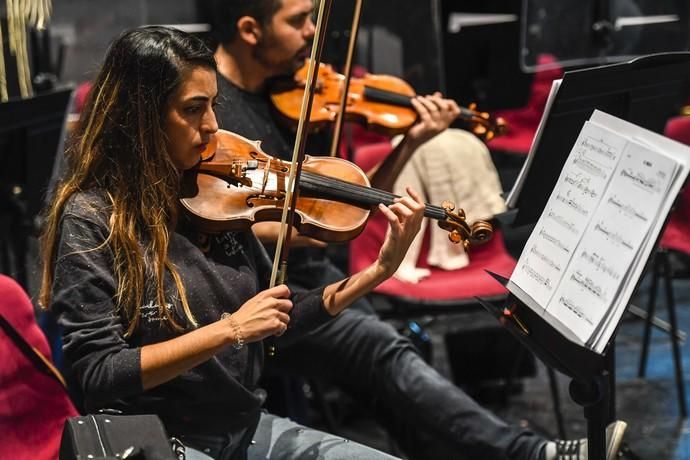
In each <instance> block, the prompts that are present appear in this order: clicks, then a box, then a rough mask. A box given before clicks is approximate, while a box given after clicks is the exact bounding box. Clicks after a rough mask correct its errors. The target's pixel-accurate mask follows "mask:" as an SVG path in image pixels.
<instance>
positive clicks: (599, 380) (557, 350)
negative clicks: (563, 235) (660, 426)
mask: <svg viewBox="0 0 690 460" xmlns="http://www.w3.org/2000/svg"><path fill="white" fill-rule="evenodd" d="M488 273H489V274H490V275H491V276H493V277H494V279H496V280H497V281H498V282H499V283H501V284H503V285H504V286H506V285H507V284H508V280H507V279H506V278H503V277H501V276H499V275H497V274H495V273H491V272H488ZM479 302H480V304H481V305H482V306H483V307H484V308H486V309H487V310H488V311H489V313H491V314H492V315H493V316H494V317H496V318H497V319H498V320H499V322H500V323H501V324H502V325H503V326H504V327H505V328H506V329H507V330H508V331H509V332H510V333H511V334H512V335H513V336H514V337H515V338H516V339H517V340H518V341H520V343H522V344H523V345H524V346H525V347H527V349H529V350H530V351H531V352H532V353H534V355H535V356H537V357H538V358H539V359H541V360H542V362H543V363H544V364H546V365H547V366H549V367H550V368H552V369H555V370H557V371H559V372H561V373H563V374H564V375H567V376H568V377H570V378H571V379H572V380H571V381H570V397H571V398H572V399H573V401H574V402H575V403H576V404H578V405H580V406H582V407H583V409H584V414H585V420H586V421H587V440H588V445H587V448H588V455H589V457H588V458H589V459H590V460H605V457H606V454H605V452H606V425H607V424H608V423H609V422H610V421H611V398H610V392H611V372H610V370H609V366H608V362H607V361H608V359H609V357H608V353H609V351H610V350H609V348H610V343H609V345H607V348H606V351H605V352H604V354H603V355H600V354H597V353H595V352H593V351H591V350H589V349H587V348H585V347H582V346H580V345H578V344H576V343H574V342H571V341H570V340H568V339H567V338H565V337H564V336H563V335H562V334H561V333H560V332H558V331H557V330H556V329H554V328H553V326H551V325H550V324H549V323H548V322H546V321H545V320H544V318H542V317H541V316H539V315H538V314H537V313H535V312H534V310H532V309H531V308H529V307H528V306H527V305H525V304H524V303H522V301H520V299H518V298H517V297H516V296H514V295H513V294H509V295H508V297H507V298H506V300H505V302H504V304H503V306H501V307H498V306H496V305H494V304H492V303H491V302H487V301H484V300H482V299H479Z"/></svg>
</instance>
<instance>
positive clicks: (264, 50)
mask: <svg viewBox="0 0 690 460" xmlns="http://www.w3.org/2000/svg"><path fill="white" fill-rule="evenodd" d="M275 45H276V40H275V39H274V38H273V36H270V35H269V36H268V37H266V38H262V39H260V40H259V42H258V43H257V44H256V46H255V47H254V49H253V50H252V56H253V57H254V59H256V61H257V62H258V63H259V64H261V65H262V66H263V67H265V68H266V69H270V71H271V74H272V76H288V75H293V74H294V73H295V72H297V70H299V69H300V68H301V67H302V66H303V65H304V57H303V56H304V51H305V50H306V49H308V46H305V47H304V48H302V49H300V50H299V51H297V52H296V53H295V54H294V55H293V56H292V57H291V58H289V59H282V60H280V61H278V60H275V59H271V58H270V50H271V49H272V48H274V47H276V46H275Z"/></svg>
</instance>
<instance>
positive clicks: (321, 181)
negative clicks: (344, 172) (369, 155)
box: [232, 160, 446, 220]
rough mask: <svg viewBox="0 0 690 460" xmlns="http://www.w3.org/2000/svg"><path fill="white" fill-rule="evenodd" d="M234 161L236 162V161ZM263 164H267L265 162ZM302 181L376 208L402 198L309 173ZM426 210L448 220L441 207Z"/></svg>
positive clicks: (319, 190)
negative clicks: (378, 205)
mask: <svg viewBox="0 0 690 460" xmlns="http://www.w3.org/2000/svg"><path fill="white" fill-rule="evenodd" d="M232 161H233V162H234V160H232ZM261 162H262V163H266V162H265V161H263V160H262V161H261ZM268 170H269V172H272V173H274V174H276V175H279V174H282V175H285V170H284V169H283V168H281V167H273V166H271V165H268ZM301 179H302V180H301V183H302V187H303V188H304V189H305V190H311V191H313V192H315V193H316V194H319V195H325V196H330V197H334V198H338V199H340V200H342V201H345V202H355V203H357V204H365V205H368V206H375V205H377V204H379V203H383V204H384V205H386V206H388V205H391V204H393V203H394V202H395V199H397V198H401V197H400V196H399V195H396V194H394V193H390V192H386V191H385V190H380V189H376V188H373V187H368V186H366V185H360V184H355V183H352V182H347V181H344V180H342V179H338V178H334V177H330V176H325V175H323V174H318V173H313V172H309V171H303V172H302V178H301ZM245 187H246V186H245ZM245 189H247V190H250V191H255V192H257V193H261V192H262V188H260V187H253V186H251V187H246V188H245ZM425 208H426V209H425V210H424V215H425V216H426V217H429V218H432V219H436V220H443V219H445V218H446V211H445V209H443V208H442V207H440V206H435V205H432V204H429V203H425Z"/></svg>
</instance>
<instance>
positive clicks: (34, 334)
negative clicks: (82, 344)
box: [0, 275, 78, 460]
mask: <svg viewBox="0 0 690 460" xmlns="http://www.w3.org/2000/svg"><path fill="white" fill-rule="evenodd" d="M0 314H1V315H2V316H3V318H4V319H5V320H6V321H7V323H9V324H10V325H11V326H12V328H13V329H14V330H16V331H17V332H18V333H19V334H21V336H22V337H23V338H24V339H25V341H26V342H27V343H28V344H29V345H30V346H31V347H33V348H34V349H36V350H37V351H38V352H39V353H40V354H42V355H43V356H44V357H46V358H47V359H48V360H50V356H51V355H50V347H49V346H48V342H47V340H46V338H45V336H44V335H43V332H42V331H41V329H40V328H39V327H38V325H37V324H36V320H35V316H34V309H33V305H32V304H31V301H30V300H29V297H28V296H27V295H26V293H25V292H24V291H23V289H22V288H21V287H20V286H19V284H17V283H16V282H15V281H14V280H13V279H12V278H9V277H7V276H4V275H0ZM0 356H2V359H0V382H1V384H0V388H1V389H2V391H0V433H2V434H1V435H0V439H2V442H0V458H3V459H4V458H7V459H10V458H11V459H16V460H21V459H39V460H42V459H56V458H57V457H58V449H59V447H60V437H61V435H62V427H63V425H64V423H65V420H66V419H67V418H68V417H72V416H75V415H78V413H77V410H76V409H75V408H74V405H73V404H72V402H71V401H70V399H69V397H68V396H67V392H66V391H65V388H64V387H63V386H62V384H61V383H60V382H59V381H58V380H57V379H56V378H55V377H53V376H52V375H50V374H48V373H46V372H43V371H41V370H39V369H38V368H37V367H36V365H35V364H34V363H33V362H32V361H31V360H29V358H28V357H27V356H26V355H25V354H24V353H23V352H22V351H21V350H20V348H19V347H18V346H17V344H16V343H15V341H14V340H13V339H12V338H11V337H10V335H8V332H7V331H6V330H5V329H4V328H0Z"/></svg>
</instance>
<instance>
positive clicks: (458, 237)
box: [448, 230, 464, 244]
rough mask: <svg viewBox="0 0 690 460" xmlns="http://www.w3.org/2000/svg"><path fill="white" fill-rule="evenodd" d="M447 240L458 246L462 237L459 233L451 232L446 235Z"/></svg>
mask: <svg viewBox="0 0 690 460" xmlns="http://www.w3.org/2000/svg"><path fill="white" fill-rule="evenodd" d="M448 239H449V240H450V242H451V243H453V244H458V243H460V242H461V241H463V239H462V235H460V232H458V231H457V230H453V231H452V232H450V233H449V234H448ZM463 244H464V243H463Z"/></svg>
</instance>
